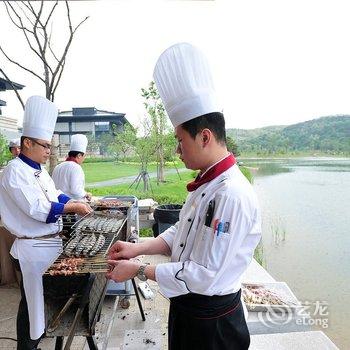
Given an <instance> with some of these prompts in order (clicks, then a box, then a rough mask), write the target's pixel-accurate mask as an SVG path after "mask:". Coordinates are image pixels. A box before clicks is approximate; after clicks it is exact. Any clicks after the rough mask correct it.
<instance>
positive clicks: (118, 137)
mask: <svg viewBox="0 0 350 350" xmlns="http://www.w3.org/2000/svg"><path fill="white" fill-rule="evenodd" d="M114 129H115V130H114V134H115V136H114V140H113V142H112V143H111V145H110V146H109V151H110V152H112V153H113V154H114V155H115V157H116V159H117V160H118V159H119V156H120V154H122V156H123V161H125V159H126V156H127V155H128V154H130V153H131V152H133V151H134V149H135V143H136V139H137V136H136V130H135V128H133V127H132V126H131V125H130V124H125V125H124V130H123V131H122V132H120V131H117V130H116V127H115V126H114Z"/></svg>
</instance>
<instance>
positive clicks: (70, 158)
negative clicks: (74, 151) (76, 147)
mask: <svg viewBox="0 0 350 350" xmlns="http://www.w3.org/2000/svg"><path fill="white" fill-rule="evenodd" d="M67 161H68V162H69V161H71V162H75V163H77V164H79V163H78V162H77V159H76V158H75V157H67V158H66V162H67Z"/></svg>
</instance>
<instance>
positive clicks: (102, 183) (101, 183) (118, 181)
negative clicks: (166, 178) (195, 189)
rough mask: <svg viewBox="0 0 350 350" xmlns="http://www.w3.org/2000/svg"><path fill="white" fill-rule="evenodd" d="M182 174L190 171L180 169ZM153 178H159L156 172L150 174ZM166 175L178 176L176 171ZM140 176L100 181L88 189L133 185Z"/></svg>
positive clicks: (88, 185)
mask: <svg viewBox="0 0 350 350" xmlns="http://www.w3.org/2000/svg"><path fill="white" fill-rule="evenodd" d="M178 171H179V172H180V173H182V172H184V171H188V169H186V168H181V169H178ZM148 174H149V176H150V177H151V178H155V177H157V173H156V172H152V173H148ZM164 174H176V169H167V170H165V171H164ZM137 175H138V174H136V175H131V176H124V177H119V178H118V179H112V180H106V181H99V182H91V183H88V184H86V186H85V187H86V188H93V187H105V186H114V185H120V184H125V183H131V182H132V181H134V180H135V179H136V177H137Z"/></svg>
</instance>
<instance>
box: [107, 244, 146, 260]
mask: <svg viewBox="0 0 350 350" xmlns="http://www.w3.org/2000/svg"><path fill="white" fill-rule="evenodd" d="M138 255H140V254H139V252H138V243H129V242H124V241H117V242H116V243H114V244H113V245H112V247H111V248H110V249H109V251H108V258H109V259H111V260H121V259H131V258H135V257H136V256H138Z"/></svg>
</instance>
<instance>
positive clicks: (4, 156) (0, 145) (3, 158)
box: [0, 133, 11, 165]
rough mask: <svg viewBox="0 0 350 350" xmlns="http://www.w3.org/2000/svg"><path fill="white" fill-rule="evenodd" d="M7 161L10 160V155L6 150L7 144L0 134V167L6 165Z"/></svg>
mask: <svg viewBox="0 0 350 350" xmlns="http://www.w3.org/2000/svg"><path fill="white" fill-rule="evenodd" d="M9 159H11V155H10V153H9V149H8V142H7V141H6V139H5V137H4V136H3V135H2V134H1V133H0V165H4V164H6V163H7V161H8V160H9Z"/></svg>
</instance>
